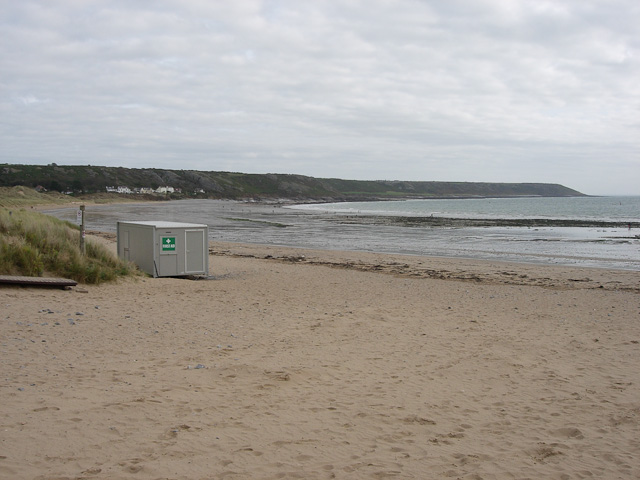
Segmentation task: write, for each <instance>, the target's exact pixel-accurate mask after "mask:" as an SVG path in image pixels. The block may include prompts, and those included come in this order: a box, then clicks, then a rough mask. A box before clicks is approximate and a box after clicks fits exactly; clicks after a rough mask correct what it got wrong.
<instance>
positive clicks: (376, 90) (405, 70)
mask: <svg viewBox="0 0 640 480" xmlns="http://www.w3.org/2000/svg"><path fill="white" fill-rule="evenodd" d="M0 5H1V7H2V8H0V163H26V164H48V163H52V162H55V163H58V164H66V165H71V164H78V165H86V164H91V165H109V166H125V167H134V168H137V167H140V168H142V167H157V168H170V169H195V170H216V171H218V170H224V171H237V172H246V173H267V172H272V173H298V174H303V175H311V176H315V177H338V178H348V179H361V180H372V179H389V180H393V179H398V180H441V181H480V182H548V183H561V184H563V185H566V186H568V187H571V188H575V189H577V190H580V191H582V192H584V193H588V194H618V193H619V194H635V195H640V28H639V27H638V26H639V25H640V2H638V0H575V1H573V0H557V1H554V0H137V1H130V0H20V1H15V0H0Z"/></svg>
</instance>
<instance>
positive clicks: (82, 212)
mask: <svg viewBox="0 0 640 480" xmlns="http://www.w3.org/2000/svg"><path fill="white" fill-rule="evenodd" d="M80 212H81V215H82V219H81V220H80V253H82V255H84V254H85V253H86V251H87V249H86V247H85V245H84V205H80Z"/></svg>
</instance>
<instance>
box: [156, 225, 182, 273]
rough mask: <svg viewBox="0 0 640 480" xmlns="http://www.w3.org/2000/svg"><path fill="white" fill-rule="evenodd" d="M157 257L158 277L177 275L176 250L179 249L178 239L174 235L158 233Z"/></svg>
mask: <svg viewBox="0 0 640 480" xmlns="http://www.w3.org/2000/svg"><path fill="white" fill-rule="evenodd" d="M158 244H159V247H158V248H159V250H160V251H159V253H160V255H159V257H158V265H157V267H156V268H157V274H158V276H159V277H172V276H175V275H179V274H180V273H181V272H179V271H178V250H179V249H180V248H181V247H180V244H179V239H178V237H177V236H176V234H175V233H171V232H160V233H159V235H158Z"/></svg>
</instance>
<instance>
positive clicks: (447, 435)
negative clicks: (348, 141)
mask: <svg viewBox="0 0 640 480" xmlns="http://www.w3.org/2000/svg"><path fill="white" fill-rule="evenodd" d="M106 237H109V235H106ZM111 238H112V237H109V238H106V239H104V238H103V239H102V241H105V242H107V243H108V244H110V245H111V247H112V248H113V243H112V240H111ZM211 253H212V256H211V258H210V268H211V279H209V280H186V279H174V278H161V279H151V278H145V279H138V280H127V281H122V282H119V283H117V284H112V285H103V286H79V287H74V288H72V289H70V290H56V289H42V288H39V289H36V288H24V287H6V286H3V287H0V306H1V313H0V350H1V355H0V361H1V362H2V370H1V372H2V379H3V382H2V388H1V389H0V432H1V433H0V478H15V479H33V478H36V479H63V478H65V479H67V478H68V479H76V478H87V479H89V478H104V479H106V478H109V479H113V478H140V479H167V478H169V479H211V478H227V479H246V478H262V479H276V478H318V479H325V478H326V479H329V478H349V479H353V478H392V477H395V478H420V479H422V478H465V479H466V478H469V479H471V478H473V479H479V478H484V479H489V478H496V479H503V478H504V479H508V478H557V479H573V478H637V477H638V476H640V440H638V435H637V431H638V427H639V425H638V424H639V419H640V389H639V385H640V370H639V369H638V358H639V355H640V322H639V320H640V295H639V292H640V284H639V280H638V278H637V272H630V271H614V270H595V269H583V268H581V269H575V268H573V269H572V268H564V267H545V266H539V265H535V266H534V265H522V264H507V263H498V262H481V261H473V260H454V259H438V258H429V257H409V256H400V255H382V254H372V253H357V252H328V251H313V250H304V249H292V248H281V247H268V246H256V245H242V244H235V243H214V244H212V249H211Z"/></svg>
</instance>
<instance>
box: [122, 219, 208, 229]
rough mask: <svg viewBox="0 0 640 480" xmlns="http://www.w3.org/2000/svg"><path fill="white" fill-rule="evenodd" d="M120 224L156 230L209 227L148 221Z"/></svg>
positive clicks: (195, 224)
mask: <svg viewBox="0 0 640 480" xmlns="http://www.w3.org/2000/svg"><path fill="white" fill-rule="evenodd" d="M118 223H126V224H130V225H147V226H150V227H156V228H203V227H206V226H207V225H204V224H202V223H182V222H164V221H161V220H147V221H137V222H134V221H131V222H129V221H119V222H118Z"/></svg>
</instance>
